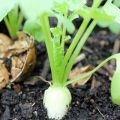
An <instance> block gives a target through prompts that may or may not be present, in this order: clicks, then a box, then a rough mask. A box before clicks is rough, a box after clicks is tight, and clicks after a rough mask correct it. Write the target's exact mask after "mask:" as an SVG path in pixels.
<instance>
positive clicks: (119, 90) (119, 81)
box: [111, 54, 120, 105]
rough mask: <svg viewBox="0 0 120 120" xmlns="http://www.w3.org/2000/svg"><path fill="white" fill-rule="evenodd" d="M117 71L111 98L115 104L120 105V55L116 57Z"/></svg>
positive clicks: (113, 79)
mask: <svg viewBox="0 0 120 120" xmlns="http://www.w3.org/2000/svg"><path fill="white" fill-rule="evenodd" d="M114 58H115V59H116V70H115V72H114V75H113V78H112V82H111V96H112V101H113V103H115V104H117V105H120V54H118V55H115V56H114Z"/></svg>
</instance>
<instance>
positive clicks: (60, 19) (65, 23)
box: [56, 14, 75, 33]
mask: <svg viewBox="0 0 120 120" xmlns="http://www.w3.org/2000/svg"><path fill="white" fill-rule="evenodd" d="M56 17H57V18H58V22H59V23H61V24H63V26H65V27H66V29H67V31H68V32H69V33H73V32H74V30H75V27H74V25H73V23H72V21H70V20H69V19H67V18H65V17H64V16H62V15H59V14H56Z"/></svg>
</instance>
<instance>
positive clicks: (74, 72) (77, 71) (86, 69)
mask: <svg viewBox="0 0 120 120" xmlns="http://www.w3.org/2000/svg"><path fill="white" fill-rule="evenodd" d="M93 68H94V67H93V66H92V65H88V66H86V67H83V68H81V69H80V68H78V67H76V68H75V69H73V70H72V71H71V72H70V74H69V79H70V80H72V79H75V78H76V77H78V76H80V75H82V74H85V73H88V72H90V71H92V70H93ZM90 77H91V76H89V77H86V78H84V79H82V80H79V81H77V82H75V83H72V87H77V86H81V85H84V84H85V83H86V82H87V81H88V80H89V79H90Z"/></svg>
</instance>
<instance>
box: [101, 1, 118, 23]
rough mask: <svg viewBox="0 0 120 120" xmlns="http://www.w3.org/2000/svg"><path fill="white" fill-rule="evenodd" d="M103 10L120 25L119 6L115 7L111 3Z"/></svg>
mask: <svg viewBox="0 0 120 120" xmlns="http://www.w3.org/2000/svg"><path fill="white" fill-rule="evenodd" d="M103 10H104V11H105V12H106V14H108V15H110V16H113V17H114V22H117V23H119V24H120V9H119V8H118V7H117V6H115V5H114V4H112V3H111V2H107V3H106V4H105V5H104V6H103Z"/></svg>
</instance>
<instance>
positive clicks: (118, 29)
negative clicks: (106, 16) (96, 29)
mask: <svg viewBox="0 0 120 120" xmlns="http://www.w3.org/2000/svg"><path fill="white" fill-rule="evenodd" d="M113 4H114V5H116V6H117V7H120V0H113ZM98 25H99V26H100V27H102V28H109V30H110V31H111V32H113V33H115V34H119V33H120V24H118V23H116V22H99V24H98Z"/></svg>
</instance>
